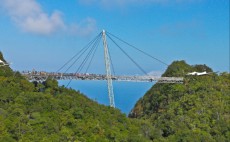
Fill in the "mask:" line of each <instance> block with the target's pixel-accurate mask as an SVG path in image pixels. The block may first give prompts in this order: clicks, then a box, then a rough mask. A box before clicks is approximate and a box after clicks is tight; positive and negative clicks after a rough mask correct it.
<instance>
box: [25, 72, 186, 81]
mask: <svg viewBox="0 0 230 142" xmlns="http://www.w3.org/2000/svg"><path fill="white" fill-rule="evenodd" d="M21 74H22V75H23V76H25V77H26V78H27V79H28V80H30V81H44V80H46V79H47V78H48V77H51V78H53V79H56V80H107V78H106V75H101V74H73V73H42V72H39V73H25V72H22V73H21ZM111 78H112V80H113V81H132V82H154V81H157V82H158V83H183V77H156V76H148V75H145V76H111Z"/></svg>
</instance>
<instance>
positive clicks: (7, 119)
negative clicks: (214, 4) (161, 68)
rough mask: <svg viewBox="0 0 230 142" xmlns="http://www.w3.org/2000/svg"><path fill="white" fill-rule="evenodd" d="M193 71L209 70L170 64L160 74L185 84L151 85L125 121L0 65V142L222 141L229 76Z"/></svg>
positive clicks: (108, 110) (228, 134) (106, 109)
mask: <svg viewBox="0 0 230 142" xmlns="http://www.w3.org/2000/svg"><path fill="white" fill-rule="evenodd" d="M0 59H1V60H3V61H5V60H4V58H3V56H2V54H1V53H0ZM193 71H199V72H201V71H207V72H212V69H210V68H209V67H207V66H206V65H195V66H190V65H188V64H186V63H185V62H184V61H176V62H173V63H172V64H171V65H170V66H169V67H168V69H167V70H166V72H165V73H164V74H163V76H183V77H184V78H185V79H184V83H183V84H159V83H156V84H155V85H154V86H153V87H152V88H151V89H150V90H149V91H148V92H147V93H146V94H145V96H144V97H143V98H141V99H140V100H139V101H138V102H137V103H136V105H135V107H134V109H133V110H132V112H131V113H130V115H129V117H130V118H127V117H126V115H125V114H122V113H121V112H120V111H119V110H117V109H114V108H110V107H107V106H104V105H100V104H98V103H97V102H95V101H92V100H90V99H89V98H87V97H86V96H84V95H83V94H81V93H80V92H78V91H75V90H72V89H67V88H65V87H63V86H61V87H59V86H58V82H57V81H56V80H52V79H48V80H46V81H45V82H43V83H37V82H33V83H30V82H28V81H27V80H26V79H25V78H24V77H22V76H21V75H20V73H18V72H14V71H12V69H10V68H9V67H8V66H1V67H0V142H15V141H19V142H30V141H31V142H94V141H96V142H110V141H111V142H113V141H116V142H122V141H123V142H126V141H128V142H129V141H130V142H145V141H160V142H161V141H169V142H173V141H179V142H186V141H187V142H190V141H204V142H206V141H207V142H212V141H218V142H227V141H229V139H230V131H229V130H230V126H229V124H230V118H229V117H230V114H229V112H230V108H229V106H230V105H229V102H230V97H229V95H230V75H229V74H228V73H221V74H219V75H218V74H216V73H211V74H208V75H204V76H187V75H186V74H187V73H188V72H193ZM95 93H96V92H95Z"/></svg>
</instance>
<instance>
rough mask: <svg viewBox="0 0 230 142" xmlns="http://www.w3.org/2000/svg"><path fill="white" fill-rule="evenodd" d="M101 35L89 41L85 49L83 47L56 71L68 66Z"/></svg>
mask: <svg viewBox="0 0 230 142" xmlns="http://www.w3.org/2000/svg"><path fill="white" fill-rule="evenodd" d="M100 35H101V33H100V34H98V35H97V36H96V37H95V38H94V39H93V40H91V41H90V42H89V43H88V44H87V45H86V46H85V47H83V48H82V49H81V50H80V51H79V52H78V53H76V54H75V55H74V56H73V57H72V58H70V59H69V60H68V61H67V62H66V63H65V64H64V65H63V66H61V67H60V68H59V69H58V70H57V71H56V73H57V72H59V71H61V70H62V69H63V68H64V67H65V66H66V65H67V64H69V63H70V62H71V61H72V60H73V59H74V58H75V57H77V56H78V55H79V54H80V53H81V52H83V51H84V50H86V49H87V48H88V47H89V46H90V45H91V44H92V43H93V42H94V41H95V40H96V39H97V38H98V37H99V36H100Z"/></svg>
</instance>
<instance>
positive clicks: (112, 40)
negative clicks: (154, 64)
mask: <svg viewBox="0 0 230 142" xmlns="http://www.w3.org/2000/svg"><path fill="white" fill-rule="evenodd" d="M107 36H108V37H109V39H110V40H111V41H112V42H113V43H114V44H115V45H116V46H117V47H118V48H119V49H120V50H121V51H122V52H123V53H124V54H125V55H126V56H127V57H128V58H129V59H130V60H131V61H132V62H133V63H134V64H135V65H136V66H137V67H138V68H139V69H140V70H141V71H142V72H143V73H144V74H145V75H148V74H147V72H146V71H145V70H144V69H143V68H142V67H141V66H140V65H139V64H138V63H137V62H135V61H134V60H133V59H132V58H131V57H130V56H129V54H128V53H126V52H125V51H124V50H123V49H122V48H121V47H120V46H119V45H118V44H117V43H116V42H115V41H114V40H113V39H112V38H111V37H110V36H109V35H107Z"/></svg>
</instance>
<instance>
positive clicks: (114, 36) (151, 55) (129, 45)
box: [107, 32, 169, 66]
mask: <svg viewBox="0 0 230 142" xmlns="http://www.w3.org/2000/svg"><path fill="white" fill-rule="evenodd" d="M107 33H108V34H109V35H111V36H113V37H115V38H116V39H118V40H120V41H122V42H123V43H125V44H127V45H129V46H130V47H132V48H133V49H135V50H137V51H139V52H141V53H143V54H145V55H146V56H149V57H150V58H152V59H154V60H157V61H158V62H160V63H162V64H164V65H166V66H169V65H168V64H167V63H165V62H163V61H162V60H160V59H157V58H156V57H153V56H152V55H150V54H148V53H146V52H144V51H143V50H140V49H139V48H137V47H135V46H133V45H132V44H129V43H128V42H126V41H124V40H122V39H121V38H119V37H117V36H115V35H113V34H111V33H109V32H107Z"/></svg>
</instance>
